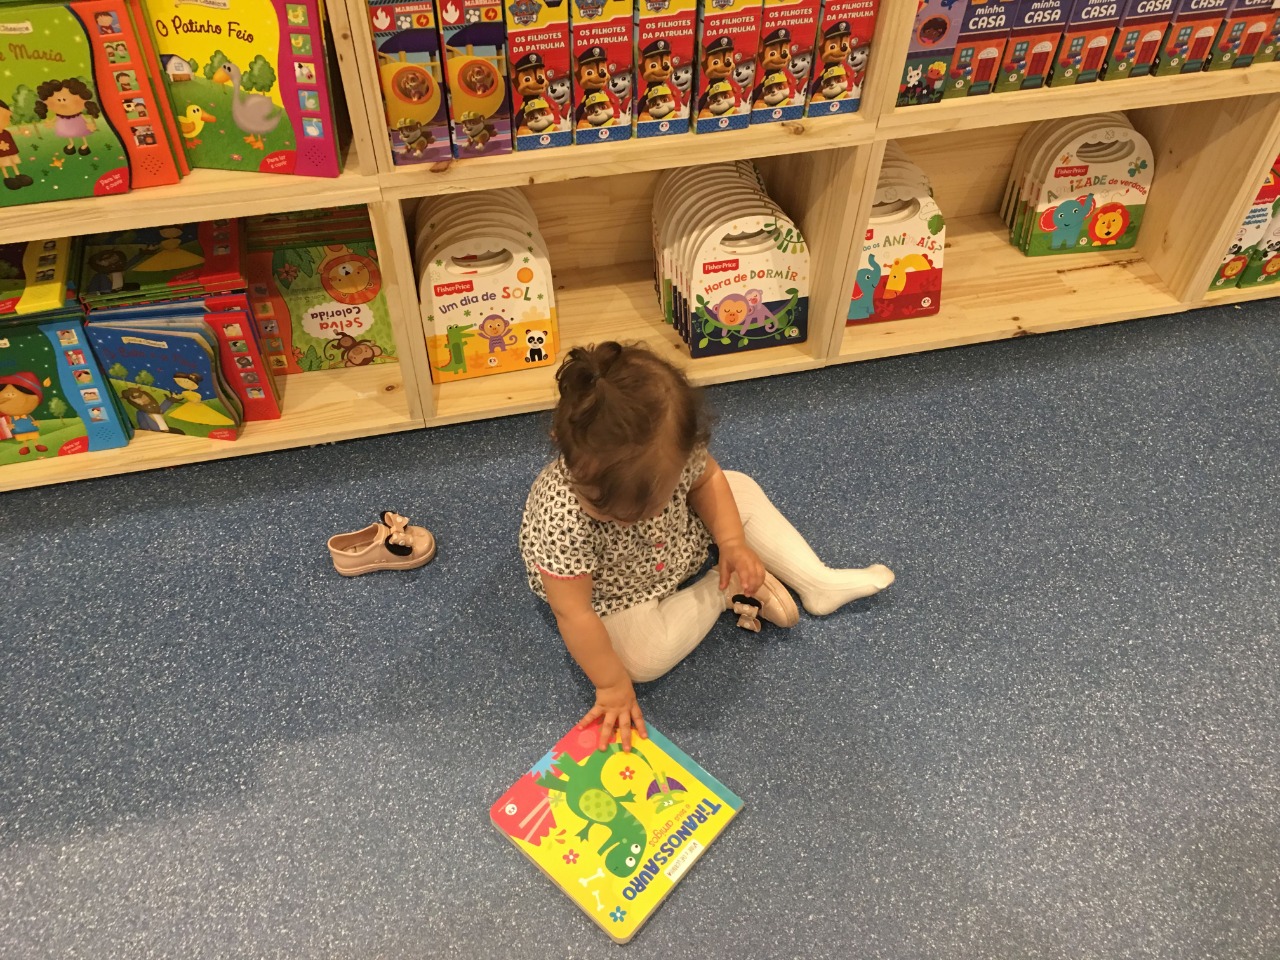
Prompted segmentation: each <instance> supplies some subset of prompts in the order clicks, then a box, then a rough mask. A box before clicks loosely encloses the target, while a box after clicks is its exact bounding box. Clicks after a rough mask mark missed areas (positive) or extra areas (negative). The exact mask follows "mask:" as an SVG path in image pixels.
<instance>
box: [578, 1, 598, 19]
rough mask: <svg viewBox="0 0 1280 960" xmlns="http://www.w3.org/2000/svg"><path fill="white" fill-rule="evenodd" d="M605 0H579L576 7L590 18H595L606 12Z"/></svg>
mask: <svg viewBox="0 0 1280 960" xmlns="http://www.w3.org/2000/svg"><path fill="white" fill-rule="evenodd" d="M604 4H605V0H577V3H576V4H575V9H576V10H577V11H578V12H579V13H580V14H582V15H583V16H584V17H586V18H587V19H588V20H594V19H595V18H596V17H598V16H600V14H602V13H603V12H604Z"/></svg>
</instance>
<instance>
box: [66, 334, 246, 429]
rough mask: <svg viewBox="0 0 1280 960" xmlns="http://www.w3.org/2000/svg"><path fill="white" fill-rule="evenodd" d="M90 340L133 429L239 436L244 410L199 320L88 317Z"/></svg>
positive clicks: (211, 336) (211, 338)
mask: <svg viewBox="0 0 1280 960" xmlns="http://www.w3.org/2000/svg"><path fill="white" fill-rule="evenodd" d="M87 334H88V337H89V341H90V342H91V343H92V344H93V352H94V353H95V354H96V355H97V357H98V362H99V363H100V364H101V366H102V368H103V370H104V371H105V372H106V375H107V377H108V378H110V384H111V388H112V389H113V390H115V393H116V396H117V397H119V398H120V401H121V404H122V407H123V409H125V410H126V411H127V412H128V416H129V420H130V422H131V423H132V425H133V427H134V429H137V430H145V431H149V432H153V433H161V434H166V435H169V436H194V437H207V438H208V439H210V440H235V439H236V438H237V437H238V436H239V435H240V424H241V422H242V421H243V419H244V417H243V412H242V410H241V408H240V403H239V400H237V399H236V397H235V395H234V394H233V393H232V392H231V391H230V389H229V388H228V387H227V385H226V383H225V381H224V380H223V379H222V372H221V365H220V364H219V362H218V355H217V349H216V346H215V343H216V338H215V336H214V334H213V332H212V331H211V330H210V329H209V328H208V327H207V326H205V325H204V324H202V323H200V322H198V321H194V320H192V321H181V320H172V321H159V322H151V323H147V322H144V323H137V324H130V323H119V324H116V323H103V322H94V323H90V324H89V325H88V328H87Z"/></svg>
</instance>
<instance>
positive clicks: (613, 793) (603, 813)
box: [489, 722, 742, 943]
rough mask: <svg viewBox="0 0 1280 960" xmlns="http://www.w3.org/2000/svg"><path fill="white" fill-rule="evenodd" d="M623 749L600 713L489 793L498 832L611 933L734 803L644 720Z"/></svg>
mask: <svg viewBox="0 0 1280 960" xmlns="http://www.w3.org/2000/svg"><path fill="white" fill-rule="evenodd" d="M646 726H647V728H648V733H649V736H648V738H647V739H641V738H640V737H635V738H633V740H632V745H631V751H630V752H629V753H624V752H623V751H622V748H621V747H620V746H619V745H618V743H617V742H616V739H615V742H613V743H611V744H609V746H608V747H607V748H606V749H605V750H597V749H596V745H597V743H598V742H599V738H600V728H599V722H597V723H595V724H592V725H591V726H590V727H587V728H586V729H585V730H580V729H578V728H576V727H575V728H574V729H573V730H570V731H569V732H568V733H567V734H565V735H564V736H563V737H562V738H561V739H560V740H559V742H558V743H556V745H555V746H554V747H552V748H551V749H550V750H549V751H548V752H547V753H546V754H545V755H544V756H543V757H542V759H541V760H539V761H538V762H537V763H535V764H534V765H533V767H532V768H531V769H530V770H529V771H528V772H527V773H525V774H524V775H523V776H521V777H520V779H518V780H517V781H516V782H515V783H514V784H512V786H511V787H510V788H509V789H508V790H507V791H506V792H505V793H503V795H502V796H501V797H499V798H498V800H497V802H496V803H494V805H493V806H492V808H490V811H489V817H490V819H491V820H492V821H493V824H494V826H495V827H497V828H498V830H499V832H500V833H502V835H503V836H505V837H507V839H509V840H510V841H511V842H512V843H513V844H515V846H516V848H517V849H518V850H519V851H520V852H521V853H523V854H524V855H525V856H526V857H528V858H529V859H530V860H532V861H533V862H534V864H535V865H536V866H537V867H538V868H539V869H540V870H542V872H543V873H545V874H546V875H547V877H549V878H550V880H551V882H552V883H554V884H555V885H556V886H557V887H559V888H560V889H561V890H562V891H563V892H564V893H565V894H566V895H567V896H568V897H569V899H571V900H572V901H573V902H574V903H575V904H577V906H578V907H579V908H580V909H581V910H582V911H583V912H584V913H586V915H587V916H588V917H590V918H591V920H592V921H593V922H594V923H595V924H596V925H597V926H599V927H600V929H601V930H603V931H604V932H605V933H607V934H608V935H609V936H610V937H612V938H613V939H614V940H615V941H616V942H618V943H626V942H627V941H629V940H630V939H631V938H632V937H634V936H635V935H636V932H637V931H639V929H640V927H641V926H643V925H644V923H645V921H646V920H648V919H649V918H650V917H651V916H652V915H653V913H654V911H655V910H657V909H658V907H659V906H660V905H661V904H662V901H663V900H665V899H666V897H667V896H668V895H669V894H670V893H671V891H672V890H673V889H674V888H675V886H676V884H677V883H679V882H680V879H681V878H682V877H684V875H685V874H686V873H688V872H689V869H690V868H691V867H692V866H693V865H694V863H695V862H697V860H698V858H699V857H701V856H702V854H703V853H704V852H705V851H706V849H707V847H709V846H710V845H711V844H712V843H713V842H714V841H715V840H716V839H717V838H718V837H719V836H720V835H721V834H722V833H723V832H724V829H725V828H726V827H727V826H728V825H729V823H730V821H731V820H732V819H733V818H734V816H735V815H737V813H738V811H739V810H741V809H742V800H741V799H740V798H739V797H738V796H736V795H735V794H734V793H733V792H732V791H731V790H729V789H728V788H727V787H725V786H724V785H723V784H722V783H720V781H719V780H717V779H716V778H715V777H713V776H712V775H711V774H709V773H708V772H707V771H706V770H704V769H703V768H702V767H701V766H699V765H698V764H697V762H696V761H694V760H693V759H691V758H690V757H689V756H688V755H687V754H686V753H685V752H684V751H682V750H681V749H680V748H679V747H677V746H676V745H675V744H673V743H672V742H671V741H670V740H668V739H667V738H666V737H664V736H663V735H662V734H661V733H660V732H658V731H657V730H656V729H654V727H653V725H652V724H647V725H646Z"/></svg>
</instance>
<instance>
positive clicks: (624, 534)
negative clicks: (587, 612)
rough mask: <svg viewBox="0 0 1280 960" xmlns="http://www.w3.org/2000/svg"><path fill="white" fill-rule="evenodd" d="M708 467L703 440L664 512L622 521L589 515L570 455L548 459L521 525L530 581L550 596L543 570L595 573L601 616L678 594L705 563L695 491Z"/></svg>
mask: <svg viewBox="0 0 1280 960" xmlns="http://www.w3.org/2000/svg"><path fill="white" fill-rule="evenodd" d="M706 466H707V448H706V447H698V448H697V449H696V450H694V452H693V454H692V455H691V456H690V457H689V460H688V462H687V463H686V464H685V465H684V471H683V472H682V473H681V474H680V483H679V485H678V486H677V487H676V492H675V494H674V495H673V496H672V497H671V501H670V502H669V503H668V504H667V506H666V508H665V509H664V510H663V511H662V513H660V514H658V516H656V517H654V518H653V519H651V520H641V521H640V522H639V523H633V524H620V523H611V522H605V521H602V520H595V519H592V518H591V517H589V516H588V515H587V514H586V513H585V512H584V511H583V509H582V506H581V505H580V504H579V502H578V498H577V495H576V494H574V492H573V490H572V489H571V487H570V479H569V472H568V470H567V469H566V467H565V464H564V460H563V459H562V458H557V459H556V460H555V461H554V462H553V463H550V464H548V465H547V466H546V467H545V468H544V469H543V471H542V472H541V473H540V474H538V479H537V480H535V481H534V482H533V488H532V489H531V490H530V491H529V499H528V500H526V501H525V505H524V519H523V521H522V522H521V524H520V555H521V556H522V557H523V558H524V564H525V569H526V570H527V571H528V574H529V586H530V588H532V590H533V592H534V593H536V594H537V595H538V596H540V597H541V598H542V599H543V600H545V599H547V592H546V590H545V589H543V586H542V576H543V574H545V575H547V576H550V577H560V578H563V579H566V580H572V579H575V578H577V577H582V576H585V575H586V574H590V575H591V577H592V590H591V606H592V607H593V608H594V609H595V611H596V613H598V614H599V615H600V616H602V617H603V616H606V615H607V614H610V613H617V612H619V611H621V610H626V609H629V608H630V607H634V606H636V605H637V604H641V603H644V602H645V601H646V600H661V599H663V598H664V597H668V596H670V595H671V594H673V593H675V591H676V587H678V586H680V584H681V583H683V582H684V581H685V580H687V579H688V578H689V577H690V576H692V575H693V574H695V573H697V572H698V569H699V568H700V567H701V566H702V565H703V563H705V562H706V559H707V551H708V548H709V547H710V546H711V534H710V533H709V532H708V531H707V527H706V524H704V523H703V522H702V518H701V517H699V516H698V515H697V514H696V513H695V512H694V511H693V508H692V507H690V506H689V490H690V488H691V487H692V486H693V485H694V483H695V482H696V481H697V480H698V478H699V477H701V476H702V471H703V470H705V469H706Z"/></svg>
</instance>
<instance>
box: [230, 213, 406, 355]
mask: <svg viewBox="0 0 1280 960" xmlns="http://www.w3.org/2000/svg"><path fill="white" fill-rule="evenodd" d="M306 222H308V221H306V220H305V219H304V220H302V221H300V223H306ZM312 223H313V226H312V227H310V228H306V232H305V233H304V234H303V235H301V236H297V237H296V239H294V240H293V241H291V242H284V243H282V242H280V241H279V240H277V239H270V238H266V239H263V238H259V237H258V235H257V231H258V226H257V224H256V223H255V222H254V221H252V220H251V221H250V223H249V228H248V238H249V239H248V243H249V258H248V276H249V303H250V307H251V309H252V311H253V316H254V320H255V321H256V323H257V325H258V332H259V334H260V336H261V342H262V349H263V353H264V354H265V356H266V361H267V364H268V365H269V366H270V367H271V369H272V370H273V371H274V372H276V373H306V372H309V371H313V370H330V369H336V368H344V367H363V366H367V365H368V364H371V363H394V362H396V345H395V337H394V334H393V332H392V328H391V314H390V311H389V310H388V307H387V295H386V288H385V285H384V284H383V281H382V270H381V268H380V266H379V264H378V251H377V249H376V247H375V246H374V243H373V237H372V233H371V231H369V230H368V228H367V227H368V224H367V219H366V221H365V229H364V230H363V231H358V230H355V229H347V230H344V231H342V232H341V233H337V232H334V233H329V234H328V235H325V233H324V231H323V222H322V221H320V222H315V221H312ZM301 232H302V228H299V229H296V230H295V233H301Z"/></svg>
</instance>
